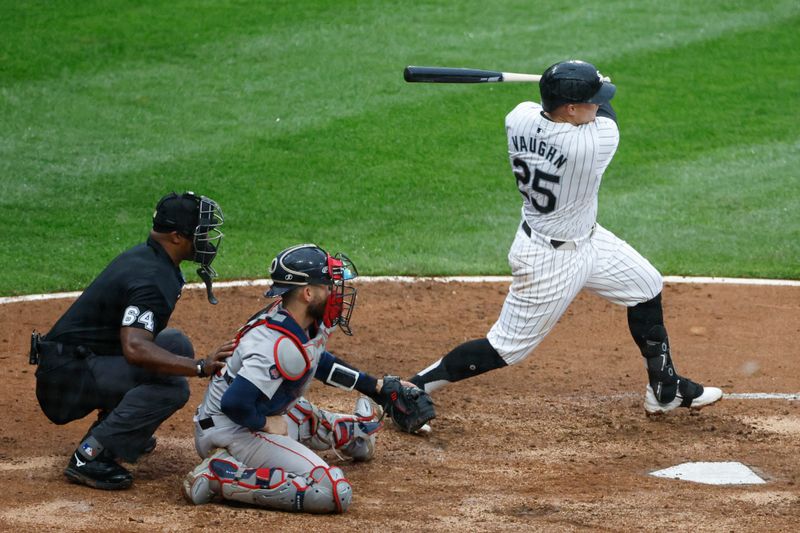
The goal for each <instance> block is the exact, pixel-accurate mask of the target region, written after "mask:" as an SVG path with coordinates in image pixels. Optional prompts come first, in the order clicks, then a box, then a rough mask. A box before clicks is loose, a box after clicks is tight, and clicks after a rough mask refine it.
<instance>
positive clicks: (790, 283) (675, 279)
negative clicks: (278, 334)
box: [0, 276, 800, 305]
mask: <svg viewBox="0 0 800 533" xmlns="http://www.w3.org/2000/svg"><path fill="white" fill-rule="evenodd" d="M377 282H394V283H426V282H427V283H430V282H433V283H451V282H455V283H511V276H434V277H416V276H363V277H360V278H358V283H377ZM664 282H665V283H690V284H703V283H707V284H716V285H773V286H779V287H800V280H791V279H749V278H707V277H686V276H664ZM271 283H272V282H271V280H268V279H242V280H234V281H220V282H218V283H215V284H214V288H220V289H226V288H229V287H266V286H269V285H271ZM185 288H186V289H193V290H197V289H205V285H204V284H202V283H189V284H187V285H186V287H185ZM81 292H82V291H73V292H55V293H50V294H24V295H21V296H2V297H0V305H2V304H12V303H17V302H35V301H41V300H58V299H62V298H77V297H78V296H80V295H81Z"/></svg>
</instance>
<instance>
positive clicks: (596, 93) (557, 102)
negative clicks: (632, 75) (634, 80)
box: [539, 59, 617, 112]
mask: <svg viewBox="0 0 800 533" xmlns="http://www.w3.org/2000/svg"><path fill="white" fill-rule="evenodd" d="M616 91H617V88H616V87H615V86H614V85H613V84H612V83H610V82H607V81H603V76H602V74H600V71H598V70H597V67H595V66H594V65H592V64H591V63H587V62H585V61H579V60H577V59H573V60H570V61H561V62H559V63H556V64H555V65H551V66H550V67H548V68H547V70H545V71H544V74H542V77H541V79H540V80H539V92H540V94H541V96H542V107H543V108H544V110H545V111H548V112H549V111H553V110H554V109H556V108H557V107H559V106H562V105H564V104H571V103H573V104H578V103H585V104H603V103H605V102H608V101H609V100H611V99H612V98H613V97H614V93H615V92H616Z"/></svg>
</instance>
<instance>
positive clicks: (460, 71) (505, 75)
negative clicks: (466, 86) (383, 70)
mask: <svg viewBox="0 0 800 533" xmlns="http://www.w3.org/2000/svg"><path fill="white" fill-rule="evenodd" d="M403 78H404V79H405V80H406V81H407V82H409V83H412V82H421V83H499V82H505V83H509V82H528V83H538V82H539V79H540V78H541V76H540V75H538V74H517V73H516V72H496V71H494V70H479V69H474V68H449V67H406V68H405V70H403Z"/></svg>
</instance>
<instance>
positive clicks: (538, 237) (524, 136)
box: [426, 102, 663, 390]
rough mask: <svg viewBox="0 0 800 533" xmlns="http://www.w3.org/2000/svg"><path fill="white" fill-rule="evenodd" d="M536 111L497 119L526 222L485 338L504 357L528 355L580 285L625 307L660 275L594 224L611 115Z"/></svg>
mask: <svg viewBox="0 0 800 533" xmlns="http://www.w3.org/2000/svg"><path fill="white" fill-rule="evenodd" d="M541 112H542V107H541V106H540V105H539V104H537V103H534V102H523V103H521V104H519V105H518V106H517V107H516V108H515V109H514V110H513V111H511V113H509V114H508V116H507V117H506V132H507V134H508V153H509V158H510V159H511V166H512V168H513V170H514V174H515V175H516V176H517V186H518V187H519V190H520V192H521V193H522V195H523V197H524V201H523V207H522V216H523V218H524V220H525V221H527V223H528V225H529V226H530V228H531V229H533V232H532V233H531V232H526V230H525V229H524V228H523V227H522V226H520V227H518V228H517V234H516V236H515V238H514V242H513V243H512V245H511V250H510V251H509V254H508V262H509V265H510V266H511V272H512V274H513V281H512V283H511V287H509V291H508V296H507V297H506V301H505V302H504V303H503V309H502V310H501V311H500V316H499V317H498V319H497V321H496V322H495V323H494V325H493V326H492V328H491V329H490V330H489V333H488V334H487V335H486V338H487V339H488V340H489V342H490V343H491V345H492V346H493V347H494V348H495V350H497V353H499V354H500V356H501V357H502V358H503V359H504V360H505V362H506V363H508V364H514V363H518V362H519V361H522V360H523V359H525V358H526V357H527V356H528V354H530V353H531V351H532V350H533V349H534V348H535V347H536V346H537V345H538V344H539V343H540V342H541V341H542V339H544V337H545V336H546V335H547V334H548V333H549V332H550V331H551V330H552V329H553V327H554V326H555V325H556V323H557V322H558V320H559V319H560V318H561V316H562V315H563V314H564V311H566V310H567V307H568V306H569V304H570V303H571V302H572V300H573V299H574V298H575V296H577V295H578V293H579V292H580V291H581V290H583V289H587V290H589V291H591V292H594V293H595V294H597V295H599V296H601V297H603V298H605V299H607V300H609V301H611V302H614V303H616V304H620V305H625V306H632V305H636V304H638V303H640V302H645V301H647V300H650V299H652V298H653V297H655V296H656V295H657V294H658V293H659V292H661V286H662V282H663V280H662V278H661V274H660V273H659V272H658V270H656V269H655V268H654V267H653V265H651V264H650V262H649V261H648V260H647V259H645V258H644V257H642V256H641V255H640V254H639V252H637V251H636V250H634V249H633V248H632V247H631V246H630V245H629V244H628V243H626V242H625V241H623V240H622V239H620V238H619V237H617V236H616V235H614V234H613V233H611V232H610V231H608V230H607V229H605V228H603V227H602V226H601V225H600V224H596V219H597V193H598V190H599V188H600V181H601V179H602V178H603V172H605V170H606V168H607V167H608V165H609V163H610V162H611V158H612V157H613V156H614V152H615V151H616V149H617V144H618V143H619V130H618V129H617V124H616V122H614V121H613V120H612V119H610V118H606V117H600V116H598V117H596V118H595V120H594V121H592V122H589V123H587V124H582V125H580V126H574V125H572V124H569V123H561V122H553V121H551V120H549V119H548V118H546V117H544V116H543V115H542V113H541ZM553 239H555V241H554V240H553ZM559 241H569V242H565V243H561V244H559ZM426 390H427V387H426Z"/></svg>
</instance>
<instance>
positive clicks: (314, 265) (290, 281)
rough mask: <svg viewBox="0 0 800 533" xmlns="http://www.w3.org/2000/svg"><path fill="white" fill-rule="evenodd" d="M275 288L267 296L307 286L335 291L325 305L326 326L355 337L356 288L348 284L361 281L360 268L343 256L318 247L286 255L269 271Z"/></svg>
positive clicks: (300, 248) (301, 247)
mask: <svg viewBox="0 0 800 533" xmlns="http://www.w3.org/2000/svg"><path fill="white" fill-rule="evenodd" d="M269 276H270V278H271V279H272V287H271V288H270V289H269V290H268V291H267V292H266V294H265V296H267V297H269V298H274V297H276V296H281V295H283V294H285V293H286V292H288V291H291V290H293V289H296V288H298V287H303V286H306V285H326V286H328V287H330V288H331V293H330V296H328V301H327V303H326V304H325V314H324V317H323V323H324V324H325V326H327V327H329V328H330V327H333V326H339V328H340V329H341V330H342V331H343V332H344V334H345V335H352V334H353V332H352V330H351V329H350V317H351V316H352V314H353V309H355V306H356V293H357V290H356V288H355V287H353V286H352V285H350V284H349V283H347V282H348V281H350V280H353V279H355V278H357V277H358V271H357V270H356V266H355V265H354V264H353V262H352V261H351V260H350V258H349V257H347V256H346V255H344V254H342V253H338V254H336V255H335V256H332V255H330V254H329V253H328V252H326V251H325V250H323V249H322V248H320V247H319V246H317V245H315V244H299V245H297V246H292V247H291V248H287V249H286V250H284V251H282V252H281V253H279V254H278V255H277V257H275V259H273V260H272V264H271V265H270V267H269Z"/></svg>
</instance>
